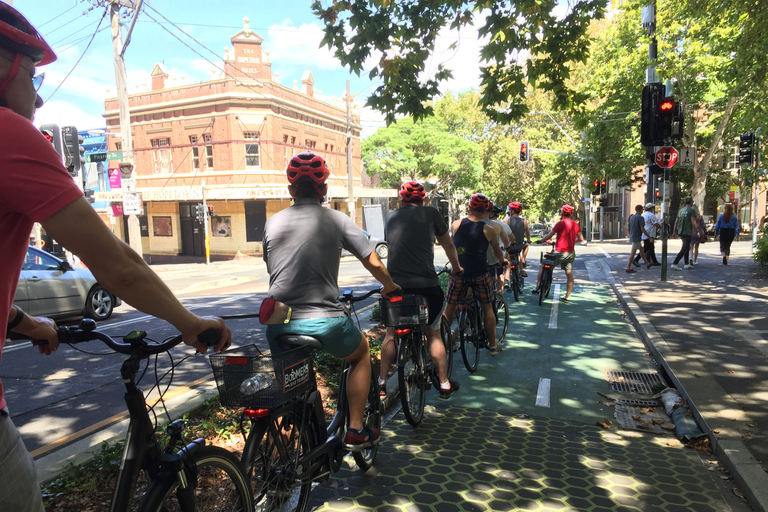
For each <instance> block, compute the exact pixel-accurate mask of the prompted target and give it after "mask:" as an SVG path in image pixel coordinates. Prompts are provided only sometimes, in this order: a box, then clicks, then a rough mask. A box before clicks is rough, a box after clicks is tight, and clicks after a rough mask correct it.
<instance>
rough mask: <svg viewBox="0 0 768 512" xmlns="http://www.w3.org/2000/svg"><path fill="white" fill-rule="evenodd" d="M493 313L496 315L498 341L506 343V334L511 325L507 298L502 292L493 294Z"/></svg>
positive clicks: (502, 343)
mask: <svg viewBox="0 0 768 512" xmlns="http://www.w3.org/2000/svg"><path fill="white" fill-rule="evenodd" d="M493 314H494V315H495V316H496V343H500V344H501V345H502V346H503V345H504V336H505V335H506V334H507V327H508V326H509V316H508V306H507V300H506V299H505V298H504V296H503V295H502V294H500V293H499V292H496V293H494V294H493Z"/></svg>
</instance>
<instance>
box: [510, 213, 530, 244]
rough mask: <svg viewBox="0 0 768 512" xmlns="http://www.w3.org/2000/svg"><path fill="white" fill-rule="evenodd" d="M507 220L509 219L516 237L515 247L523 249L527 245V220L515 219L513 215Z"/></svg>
mask: <svg viewBox="0 0 768 512" xmlns="http://www.w3.org/2000/svg"><path fill="white" fill-rule="evenodd" d="M507 219H509V221H508V222H509V227H510V229H511V230H512V234H513V235H515V247H522V246H523V245H524V244H525V219H523V218H522V217H513V216H512V215H510V216H509V217H507ZM505 220H506V219H505Z"/></svg>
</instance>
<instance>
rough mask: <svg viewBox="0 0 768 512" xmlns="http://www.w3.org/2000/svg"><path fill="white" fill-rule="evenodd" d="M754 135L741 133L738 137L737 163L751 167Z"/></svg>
mask: <svg viewBox="0 0 768 512" xmlns="http://www.w3.org/2000/svg"><path fill="white" fill-rule="evenodd" d="M754 146H755V134H754V133H752V132H749V133H742V134H741V136H740V137H739V163H740V164H747V165H752V162H753V160H754V155H755V149H754Z"/></svg>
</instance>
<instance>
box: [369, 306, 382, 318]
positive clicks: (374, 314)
mask: <svg viewBox="0 0 768 512" xmlns="http://www.w3.org/2000/svg"><path fill="white" fill-rule="evenodd" d="M371 320H373V321H374V322H381V321H382V320H383V317H382V316H381V306H379V303H378V302H377V303H376V304H374V306H373V307H372V308H371Z"/></svg>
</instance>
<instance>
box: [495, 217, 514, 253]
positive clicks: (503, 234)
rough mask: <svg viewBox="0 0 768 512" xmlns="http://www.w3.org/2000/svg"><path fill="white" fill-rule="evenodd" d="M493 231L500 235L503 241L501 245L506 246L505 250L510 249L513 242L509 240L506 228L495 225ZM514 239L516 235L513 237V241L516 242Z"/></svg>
mask: <svg viewBox="0 0 768 512" xmlns="http://www.w3.org/2000/svg"><path fill="white" fill-rule="evenodd" d="M493 229H495V230H496V232H497V233H498V234H499V239H500V240H501V243H502V244H504V248H505V249H506V248H507V247H509V244H510V243H511V242H510V240H509V236H507V232H506V231H504V228H503V227H501V226H500V225H498V224H496V223H494V224H493ZM514 239H515V235H512V240H513V241H514Z"/></svg>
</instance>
